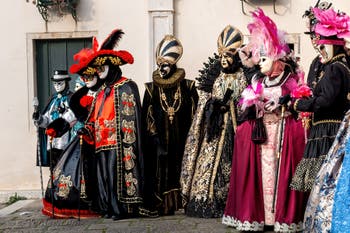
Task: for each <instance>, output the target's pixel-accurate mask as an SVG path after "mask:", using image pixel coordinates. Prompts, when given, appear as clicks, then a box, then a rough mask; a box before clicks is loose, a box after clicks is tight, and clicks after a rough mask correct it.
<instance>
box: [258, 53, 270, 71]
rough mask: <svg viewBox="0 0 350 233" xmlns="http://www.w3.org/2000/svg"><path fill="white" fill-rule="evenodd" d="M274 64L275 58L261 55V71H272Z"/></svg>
mask: <svg viewBox="0 0 350 233" xmlns="http://www.w3.org/2000/svg"><path fill="white" fill-rule="evenodd" d="M272 65H273V59H272V58H269V57H267V56H261V57H260V62H259V66H260V72H261V73H263V74H266V73H268V72H269V71H271V69H272Z"/></svg>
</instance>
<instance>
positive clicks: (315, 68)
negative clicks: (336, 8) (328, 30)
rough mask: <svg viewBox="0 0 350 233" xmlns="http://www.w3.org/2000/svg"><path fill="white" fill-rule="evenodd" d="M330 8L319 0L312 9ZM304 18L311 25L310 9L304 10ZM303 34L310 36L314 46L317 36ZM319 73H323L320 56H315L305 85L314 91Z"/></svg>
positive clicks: (312, 17)
mask: <svg viewBox="0 0 350 233" xmlns="http://www.w3.org/2000/svg"><path fill="white" fill-rule="evenodd" d="M331 6H332V3H328V2H326V1H322V2H320V0H318V1H317V3H316V4H315V6H314V7H317V8H319V9H321V10H327V9H329V8H330V7H331ZM304 17H306V18H307V19H308V20H309V22H307V23H308V24H309V25H311V24H313V23H314V22H313V21H314V20H315V17H314V16H313V12H312V8H311V7H310V9H309V10H306V11H305V13H304V15H303V18H304ZM304 34H307V35H310V39H311V43H312V44H315V43H316V40H317V36H316V35H315V33H314V32H312V31H310V30H309V31H307V32H305V33H304ZM321 72H324V64H323V63H322V62H321V61H320V56H319V54H317V56H316V57H315V58H314V59H313V60H312V62H311V65H310V68H309V73H308V76H307V85H308V86H309V87H310V88H312V89H314V88H315V86H316V84H317V82H318V80H319V78H320V76H321Z"/></svg>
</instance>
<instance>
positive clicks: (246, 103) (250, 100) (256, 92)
mask: <svg viewBox="0 0 350 233" xmlns="http://www.w3.org/2000/svg"><path fill="white" fill-rule="evenodd" d="M263 99H264V87H263V85H262V84H261V83H260V82H253V83H252V84H251V85H249V86H247V87H246V88H245V89H244V91H243V92H242V98H241V99H240V101H239V104H240V105H241V109H242V110H243V111H244V110H245V109H246V108H248V107H250V106H253V105H255V106H256V107H257V109H260V105H261V103H262V101H263Z"/></svg>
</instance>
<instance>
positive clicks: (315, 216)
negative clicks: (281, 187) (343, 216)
mask: <svg viewBox="0 0 350 233" xmlns="http://www.w3.org/2000/svg"><path fill="white" fill-rule="evenodd" d="M349 117H350V114H349V113H347V115H346V116H345V119H344V120H343V122H342V124H341V126H340V129H339V131H338V134H337V136H336V139H335V141H334V143H333V145H332V147H331V149H330V150H329V153H328V154H327V157H326V159H325V162H324V164H323V165H322V167H321V169H320V171H319V173H318V174H317V176H316V180H315V184H314V186H313V188H312V190H311V193H310V198H309V201H308V204H307V207H306V211H305V216H304V227H305V229H304V232H333V231H331V227H332V210H333V204H334V194H335V192H336V190H337V187H338V181H339V179H338V178H339V174H340V173H341V170H342V162H343V158H344V154H345V142H346V141H348V139H349V136H350V130H348V127H349V123H350V121H349ZM339 187H340V186H339ZM338 195H339V194H338ZM347 209H348V207H347ZM340 232H346V231H342V230H341V231H340Z"/></svg>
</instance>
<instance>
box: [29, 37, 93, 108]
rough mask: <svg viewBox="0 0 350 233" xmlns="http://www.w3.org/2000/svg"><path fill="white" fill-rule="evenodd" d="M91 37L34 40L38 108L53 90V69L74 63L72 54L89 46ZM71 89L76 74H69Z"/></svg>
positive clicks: (44, 103) (60, 68)
mask: <svg viewBox="0 0 350 233" xmlns="http://www.w3.org/2000/svg"><path fill="white" fill-rule="evenodd" d="M91 42H92V38H79V39H50V40H36V41H35V48H36V71H37V79H36V80H37V82H36V85H37V89H36V90H37V96H38V99H39V107H40V110H43V108H44V107H45V106H46V104H47V102H48V100H49V98H50V96H51V94H52V93H53V92H54V89H53V86H52V83H51V77H52V75H53V71H54V70H69V67H70V66H71V65H72V64H73V63H74V61H73V55H74V54H75V53H77V52H79V51H80V50H81V49H82V48H91ZM70 76H71V77H72V80H71V81H70V87H71V90H72V91H73V90H74V84H75V79H76V78H77V77H78V75H70Z"/></svg>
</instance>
